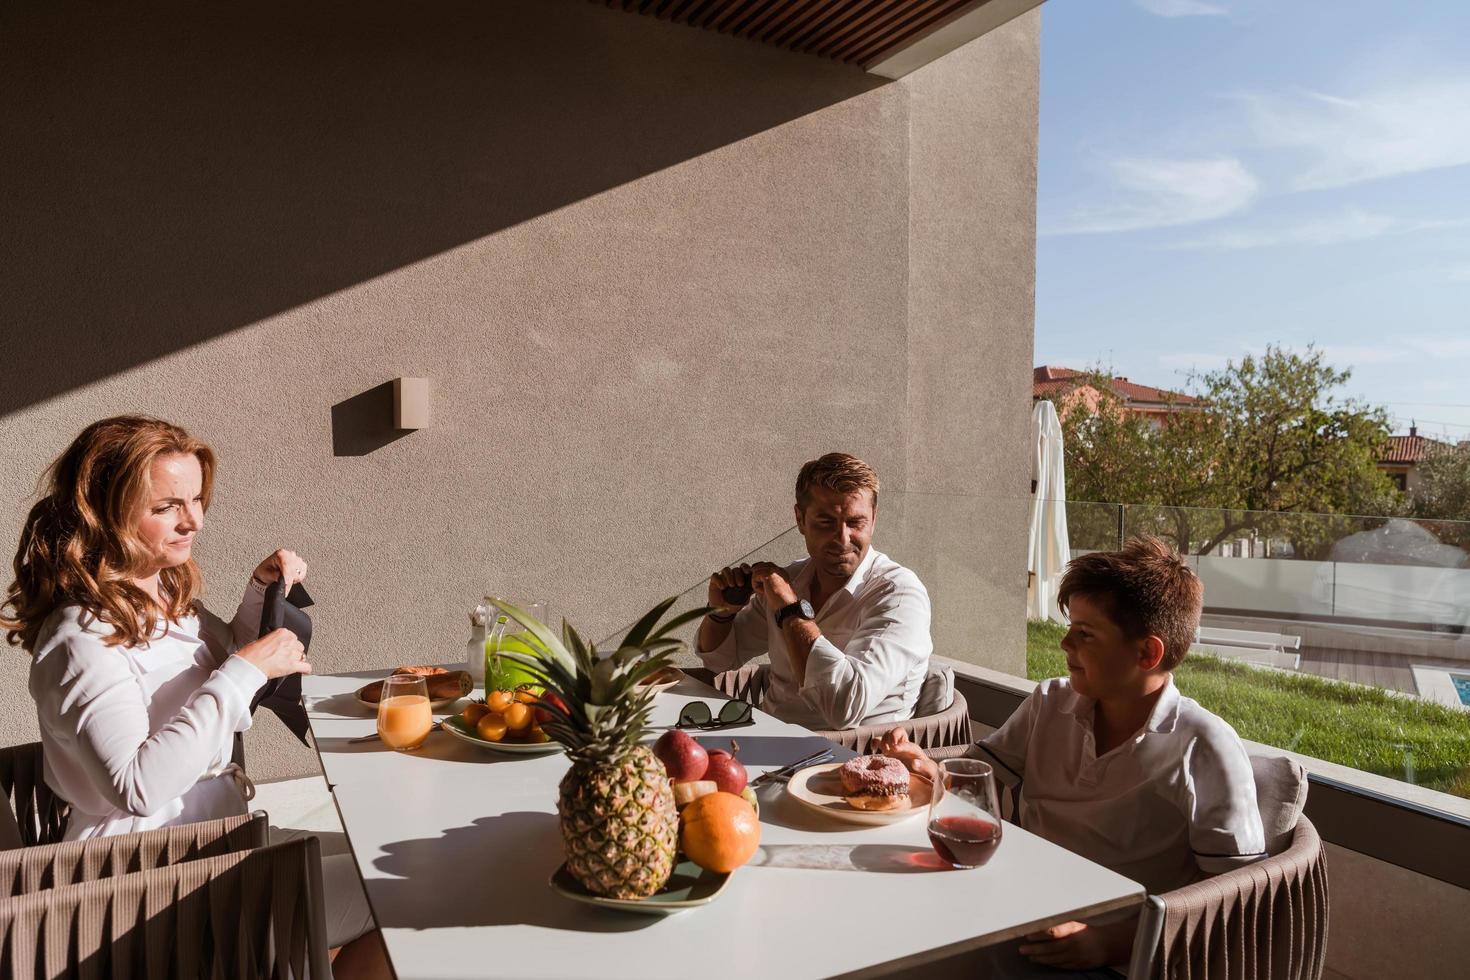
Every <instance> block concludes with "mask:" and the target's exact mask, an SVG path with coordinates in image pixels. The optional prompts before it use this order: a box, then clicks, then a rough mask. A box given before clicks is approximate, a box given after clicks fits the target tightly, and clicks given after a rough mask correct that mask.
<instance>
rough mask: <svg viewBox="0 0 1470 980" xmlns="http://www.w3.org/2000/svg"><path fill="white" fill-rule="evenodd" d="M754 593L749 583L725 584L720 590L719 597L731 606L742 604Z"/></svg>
mask: <svg viewBox="0 0 1470 980" xmlns="http://www.w3.org/2000/svg"><path fill="white" fill-rule="evenodd" d="M753 595H755V592H754V591H752V590H751V588H750V586H749V585H727V586H725V587H724V588H723V589H721V590H720V598H721V599H724V600H725V601H726V602H728V603H729V604H730V605H732V606H743V605H745V604H746V603H747V602H749V601H750V597H751V596H753Z"/></svg>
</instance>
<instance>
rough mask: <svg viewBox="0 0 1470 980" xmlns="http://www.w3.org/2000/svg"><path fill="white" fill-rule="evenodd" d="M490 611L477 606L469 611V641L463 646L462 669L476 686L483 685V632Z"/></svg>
mask: <svg viewBox="0 0 1470 980" xmlns="http://www.w3.org/2000/svg"><path fill="white" fill-rule="evenodd" d="M489 619H490V610H488V609H486V608H485V607H484V606H483V605H478V606H476V607H475V608H474V609H472V610H470V640H469V642H468V643H466V644H465V655H464V668H465V670H466V671H468V672H469V675H470V680H471V681H472V682H473V683H474V684H475V685H476V686H477V687H479V686H483V685H484V683H485V630H486V624H487V623H488V621H489Z"/></svg>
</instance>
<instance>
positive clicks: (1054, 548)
mask: <svg viewBox="0 0 1470 980" xmlns="http://www.w3.org/2000/svg"><path fill="white" fill-rule="evenodd" d="M1031 452H1032V463H1031V474H1032V479H1033V480H1034V481H1035V488H1034V490H1033V491H1032V494H1031V534H1030V540H1029V543H1028V546H1027V549H1026V570H1027V571H1028V572H1029V573H1030V575H1029V576H1028V577H1027V586H1026V618H1028V619H1052V620H1055V621H1057V622H1059V623H1065V622H1066V621H1067V619H1066V617H1065V616H1063V615H1062V611H1061V610H1060V609H1058V608H1057V587H1058V586H1059V585H1060V584H1061V579H1062V572H1064V571H1065V570H1066V567H1067V562H1068V560H1069V559H1070V558H1071V546H1070V544H1069V542H1068V541H1067V477H1066V464H1065V462H1064V459H1063V456H1062V423H1061V421H1060V420H1059V419H1058V418H1057V410H1056V408H1054V407H1053V406H1052V403H1051V402H1049V401H1039V402H1037V403H1036V406H1035V408H1033V409H1032V410H1031Z"/></svg>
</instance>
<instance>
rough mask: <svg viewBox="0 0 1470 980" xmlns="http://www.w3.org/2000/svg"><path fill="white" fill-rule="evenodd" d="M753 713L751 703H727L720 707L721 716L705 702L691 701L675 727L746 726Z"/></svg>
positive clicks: (681, 711) (682, 711)
mask: <svg viewBox="0 0 1470 980" xmlns="http://www.w3.org/2000/svg"><path fill="white" fill-rule="evenodd" d="M753 711H754V709H753V708H752V707H751V705H750V702H749V701H726V702H725V703H724V704H722V705H720V711H719V714H715V713H714V712H713V711H711V710H710V706H709V705H708V704H706V703H705V702H703V701H690V702H689V703H688V704H686V705H684V707H683V709H682V710H680V712H679V723H678V724H677V725H675V726H674V727H675V728H700V729H711V728H728V727H730V726H731V725H744V724H747V723H748V722H749V721H750V720H751V713H752V712H753Z"/></svg>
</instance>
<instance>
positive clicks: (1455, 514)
mask: <svg viewBox="0 0 1470 980" xmlns="http://www.w3.org/2000/svg"><path fill="white" fill-rule="evenodd" d="M1419 479H1420V483H1419V489H1418V491H1417V492H1416V493H1415V497H1414V514H1415V516H1416V517H1420V518H1423V520H1421V521H1420V522H1419V523H1420V524H1421V526H1423V527H1425V528H1426V529H1428V530H1429V531H1431V532H1433V533H1434V535H1435V536H1436V537H1438V538H1439V540H1440V541H1442V542H1444V543H1445V544H1452V545H1455V546H1456V547H1459V548H1465V549H1470V523H1450V522H1461V521H1465V522H1470V443H1461V444H1460V445H1458V446H1456V447H1455V448H1453V449H1441V450H1439V451H1438V452H1433V453H1430V454H1429V456H1428V457H1427V458H1426V459H1425V460H1424V461H1423V462H1422V463H1420V464H1419ZM1441 522H1443V523H1441Z"/></svg>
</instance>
